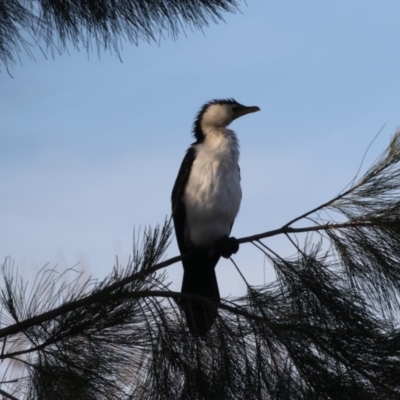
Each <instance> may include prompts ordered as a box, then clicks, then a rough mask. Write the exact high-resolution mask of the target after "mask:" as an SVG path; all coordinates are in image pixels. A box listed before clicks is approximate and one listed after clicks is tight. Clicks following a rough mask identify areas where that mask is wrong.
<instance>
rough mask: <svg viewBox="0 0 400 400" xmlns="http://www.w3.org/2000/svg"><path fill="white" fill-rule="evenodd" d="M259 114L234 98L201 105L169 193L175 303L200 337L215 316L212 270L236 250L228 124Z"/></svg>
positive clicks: (234, 158) (233, 143)
mask: <svg viewBox="0 0 400 400" xmlns="http://www.w3.org/2000/svg"><path fill="white" fill-rule="evenodd" d="M256 111H260V108H259V107H257V106H251V107H248V106H244V105H242V104H240V103H238V102H237V101H236V100H234V99H216V100H211V101H209V102H207V103H206V104H204V105H203V106H202V107H201V109H200V111H199V112H198V113H197V115H196V117H195V121H194V124H193V136H194V138H195V142H194V143H192V144H191V145H190V147H189V148H188V150H187V151H186V154H185V157H184V159H183V161H182V164H181V167H180V169H179V172H178V176H177V178H176V181H175V184H174V187H173V190H172V196H171V200H172V219H173V223H174V228H175V236H176V239H177V242H178V248H179V251H180V253H181V255H182V264H183V270H184V272H183V280H182V289H181V293H182V294H184V295H185V296H182V297H181V300H180V304H181V306H182V309H183V312H184V314H185V317H186V322H187V325H188V328H189V331H190V332H191V334H192V335H194V336H196V337H203V336H205V335H206V334H207V333H208V332H209V331H210V330H211V327H212V325H213V323H214V321H215V319H216V318H217V316H218V304H219V303H220V294H219V289H218V282H217V277H216V274H215V266H216V265H217V263H218V261H219V259H220V257H221V256H223V257H225V258H229V257H230V256H231V255H232V254H234V253H236V252H237V251H238V249H239V244H238V242H237V239H235V238H234V237H229V235H230V233H231V229H232V226H233V223H234V221H235V218H236V216H237V214H238V211H239V207H240V203H241V198H242V191H241V186H240V168H239V164H238V162H239V141H238V138H237V136H236V134H235V132H234V131H232V130H231V129H228V125H229V124H230V123H231V122H232V121H233V120H235V119H236V118H239V117H241V116H243V115H246V114H249V113H253V112H256Z"/></svg>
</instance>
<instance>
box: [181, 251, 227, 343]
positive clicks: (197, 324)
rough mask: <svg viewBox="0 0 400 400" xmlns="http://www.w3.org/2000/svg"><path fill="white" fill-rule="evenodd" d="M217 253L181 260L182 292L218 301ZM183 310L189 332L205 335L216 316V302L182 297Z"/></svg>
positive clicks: (195, 255) (198, 254) (200, 254)
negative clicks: (207, 302) (208, 302)
mask: <svg viewBox="0 0 400 400" xmlns="http://www.w3.org/2000/svg"><path fill="white" fill-rule="evenodd" d="M219 257H220V256H219V255H214V256H210V255H208V254H207V253H197V252H196V254H192V255H190V256H189V257H188V258H187V259H186V260H184V262H183V268H184V273H183V282H182V293H186V294H193V295H198V296H203V297H206V298H207V299H209V300H210V303H213V302H214V303H219V302H220V297H219V290H218V283H217V277H216V275H215V266H216V265H217V262H218V260H219ZM182 305H183V310H184V312H185V315H186V321H187V324H188V327H189V330H190V332H191V333H192V334H193V335H194V336H204V335H206V334H207V333H208V332H209V331H210V329H211V327H212V325H213V323H214V320H215V318H217V316H218V308H217V304H206V303H205V302H201V301H196V300H189V299H182Z"/></svg>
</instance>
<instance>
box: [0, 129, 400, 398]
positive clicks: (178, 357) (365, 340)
mask: <svg viewBox="0 0 400 400" xmlns="http://www.w3.org/2000/svg"><path fill="white" fill-rule="evenodd" d="M399 189H400V132H397V133H396V134H395V135H394V137H393V138H392V140H391V142H390V145H389V147H388V149H387V150H386V151H385V153H384V154H383V155H382V156H381V158H380V159H379V160H378V161H377V162H376V163H375V164H374V165H373V166H372V167H371V168H370V169H369V170H368V171H367V172H366V173H365V174H364V176H362V177H361V178H360V179H358V180H357V179H355V180H354V181H353V182H352V184H351V185H350V187H349V188H348V189H347V190H345V191H343V192H342V193H341V194H339V195H338V196H336V197H335V198H334V199H333V200H331V201H329V202H326V203H325V204H323V205H321V206H319V207H317V208H315V209H313V210H311V211H310V212H307V213H305V214H303V215H302V216H300V217H298V218H296V219H294V220H292V221H290V222H288V223H287V224H285V225H283V226H282V227H281V228H279V229H276V230H273V231H269V232H264V233H261V234H258V235H254V236H249V237H245V238H240V239H238V240H239V242H240V243H242V244H244V243H252V244H253V245H254V246H255V247H256V248H257V249H256V250H255V251H262V252H263V253H264V254H265V257H266V258H267V259H268V260H269V262H270V263H271V265H272V266H273V268H274V269H275V271H276V281H275V282H272V283H269V284H266V285H262V286H258V287H253V286H249V285H248V287H247V294H246V295H245V296H243V297H240V298H237V299H230V300H227V299H221V303H220V304H218V307H219V316H218V317H217V319H216V321H215V324H214V326H213V328H212V329H211V331H210V333H209V334H207V335H206V336H205V337H202V338H196V337H194V336H192V335H191V334H190V333H189V331H188V329H187V326H186V323H185V318H184V316H183V313H182V310H181V308H180V305H179V304H180V299H181V298H182V296H189V295H185V294H181V293H176V292H172V291H170V290H169V289H168V277H167V269H165V268H166V267H167V266H168V265H171V264H173V263H175V262H178V261H180V260H181V257H174V258H172V259H169V260H165V261H162V257H163V254H164V252H165V250H166V248H167V246H168V244H169V241H170V235H171V227H170V223H169V221H166V222H165V223H164V225H163V226H162V227H157V228H156V229H154V231H151V230H147V231H146V232H145V233H144V236H143V239H142V243H141V244H140V245H139V244H136V247H135V251H134V254H133V257H132V261H131V262H130V263H129V265H128V266H127V267H125V268H122V267H120V266H119V265H118V263H117V265H116V266H115V267H114V269H113V271H112V273H111V274H110V275H109V277H107V278H106V279H105V280H104V281H102V282H96V281H93V280H88V281H84V282H82V279H80V278H79V275H78V277H77V279H76V280H75V281H72V282H69V283H65V282H66V279H65V278H64V276H63V275H58V274H56V272H55V271H52V270H48V269H44V270H43V271H42V272H41V273H40V274H39V276H38V280H37V282H35V284H34V285H33V286H32V287H31V288H30V289H29V290H28V287H27V286H26V284H25V283H24V282H23V281H22V278H20V277H19V276H18V274H17V272H16V271H15V269H14V268H13V265H12V262H11V261H10V259H7V260H6V261H5V263H4V265H3V275H4V285H3V288H2V290H1V305H2V311H1V315H0V317H1V326H2V329H0V338H1V339H2V342H3V343H2V353H1V359H2V361H3V371H4V373H3V379H2V384H1V393H0V394H3V396H5V397H6V398H10V399H15V398H18V399H25V398H27V399H54V398H58V399H60V400H62V399H111V398H118V399H244V398H246V399H285V400H286V399H360V400H361V399H362V400H365V399H371V400H372V399H374V400H375V399H385V400H386V399H398V398H399V396H400V384H399V379H398V371H399V368H400V346H399V344H400V332H399V329H398V324H399V318H398V315H399V289H400V279H399V278H400V276H399V274H400V251H399V250H400V249H399V247H400V228H399V227H400V198H399V193H400V191H399ZM324 211H329V214H328V213H324ZM267 215H268V211H266V218H267ZM333 215H335V216H336V218H335V219H334V218H333V217H332V216H333ZM328 216H330V217H329V219H328ZM302 224H304V225H302ZM305 233H306V234H307V236H306V237H305V238H304V234H305ZM275 235H284V236H285V237H286V238H287V242H288V245H289V246H292V247H293V249H294V250H295V255H293V256H291V257H285V258H284V257H281V256H280V255H279V254H278V253H276V251H274V249H273V248H271V247H270V245H269V244H268V237H271V236H275ZM300 243H303V244H302V245H301V244H300ZM239 267H240V266H239ZM239 267H238V268H239ZM247 268H248V266H246V269H247ZM162 269H163V271H161V270H162ZM243 269H245V268H243ZM243 279H245V276H243ZM191 298H193V297H191ZM196 300H198V301H204V302H207V301H208V300H207V299H205V298H202V297H201V296H196ZM49 382H51V384H49Z"/></svg>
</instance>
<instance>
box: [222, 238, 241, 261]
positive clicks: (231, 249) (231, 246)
mask: <svg viewBox="0 0 400 400" xmlns="http://www.w3.org/2000/svg"><path fill="white" fill-rule="evenodd" d="M217 250H218V252H219V253H220V254H221V256H222V257H224V258H229V257H231V255H232V254H236V253H237V252H238V250H239V243H238V241H237V239H236V238H235V237H233V236H232V237H227V236H225V237H224V238H223V239H221V240H219V241H218V243H217Z"/></svg>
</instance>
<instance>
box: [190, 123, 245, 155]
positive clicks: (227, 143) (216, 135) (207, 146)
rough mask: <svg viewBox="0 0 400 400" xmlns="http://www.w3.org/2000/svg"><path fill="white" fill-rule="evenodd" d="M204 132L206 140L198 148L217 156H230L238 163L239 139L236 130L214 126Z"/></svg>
mask: <svg viewBox="0 0 400 400" xmlns="http://www.w3.org/2000/svg"><path fill="white" fill-rule="evenodd" d="M204 133H205V137H204V141H203V142H202V143H201V144H200V145H198V147H197V148H198V150H200V149H202V150H204V151H207V152H208V153H213V154H214V156H215V157H217V158H229V159H230V161H232V162H236V163H237V162H238V161H239V140H238V138H237V136H236V134H235V132H234V131H232V130H230V129H228V128H215V127H212V128H208V129H207V130H206V131H205V132H204Z"/></svg>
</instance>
